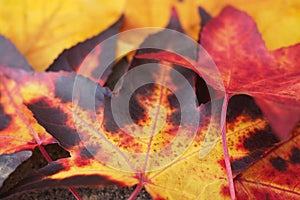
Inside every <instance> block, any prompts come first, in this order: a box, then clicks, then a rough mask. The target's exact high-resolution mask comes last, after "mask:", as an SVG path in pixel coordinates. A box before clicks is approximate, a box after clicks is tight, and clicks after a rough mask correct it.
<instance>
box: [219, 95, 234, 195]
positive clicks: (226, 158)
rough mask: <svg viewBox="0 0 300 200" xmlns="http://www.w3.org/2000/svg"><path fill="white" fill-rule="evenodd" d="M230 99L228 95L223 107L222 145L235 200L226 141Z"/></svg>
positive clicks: (230, 187)
mask: <svg viewBox="0 0 300 200" xmlns="http://www.w3.org/2000/svg"><path fill="white" fill-rule="evenodd" d="M229 97H230V95H229V94H228V93H226V94H225V98H224V102H223V105H222V113H221V128H222V145H223V152H224V161H225V167H226V173H227V177H228V184H229V192H230V197H231V200H234V199H235V190H234V184H233V176H232V170H231V165H230V157H229V153H228V146H227V141H226V113H227V107H228V101H229Z"/></svg>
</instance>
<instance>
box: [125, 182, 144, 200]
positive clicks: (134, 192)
mask: <svg viewBox="0 0 300 200" xmlns="http://www.w3.org/2000/svg"><path fill="white" fill-rule="evenodd" d="M143 187H144V185H143V183H142V182H140V183H139V184H138V186H136V188H135V189H134V191H133V193H132V194H131V195H130V197H129V198H128V200H134V199H135V198H136V197H137V196H138V194H139V193H140V191H141V190H142V189H143Z"/></svg>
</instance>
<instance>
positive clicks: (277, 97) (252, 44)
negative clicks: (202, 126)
mask: <svg viewBox="0 0 300 200" xmlns="http://www.w3.org/2000/svg"><path fill="white" fill-rule="evenodd" d="M200 42H201V45H202V47H203V48H204V49H205V50H206V51H207V52H208V53H209V55H210V56H211V57H212V59H213V60H214V62H215V63H216V65H217V67H218V69H219V70H220V73H221V77H222V79H223V81H220V77H219V75H218V74H215V73H213V71H212V70H214V69H211V68H210V66H209V65H210V64H211V63H209V62H207V55H206V53H205V52H204V50H201V51H200V52H199V60H198V63H195V62H193V61H192V60H190V59H188V58H186V59H183V58H182V56H177V55H172V54H170V53H168V52H161V53H150V54H145V55H139V56H138V57H139V58H148V59H159V60H165V61H170V62H173V63H177V64H179V65H182V66H186V67H188V68H192V69H194V70H195V71H198V73H199V74H200V75H202V76H203V77H204V78H205V81H207V83H208V84H210V85H212V86H213V87H215V88H216V89H219V90H221V91H223V90H224V89H223V85H222V84H220V83H222V82H223V84H224V87H225V90H226V93H227V94H231V95H234V94H249V95H252V96H254V97H256V100H257V102H258V104H259V105H262V106H261V108H262V110H263V112H264V113H265V115H266V116H267V117H268V119H269V120H270V122H271V124H272V127H273V129H274V130H275V131H276V132H277V134H278V136H279V137H281V138H282V139H286V138H287V137H288V135H289V133H290V132H291V131H292V130H293V128H294V126H295V124H296V123H297V122H298V120H299V117H300V114H299V113H300V110H299V104H300V101H299V95H298V93H297V91H298V89H297V88H299V83H300V81H299V78H300V76H299V75H298V69H299V55H298V54H299V50H298V49H299V48H300V45H295V46H291V47H287V48H282V49H279V50H275V51H271V52H269V51H268V50H267V49H266V47H265V45H264V42H263V41H262V39H261V37H260V35H259V33H258V31H257V28H256V26H255V23H254V22H253V21H252V19H251V18H250V17H249V16H248V15H246V14H245V13H243V12H241V11H238V10H236V9H234V8H232V7H226V8H225V9H224V10H223V11H222V13H221V14H220V15H219V16H218V17H216V18H214V19H212V20H210V21H209V22H208V24H207V25H206V26H205V27H204V28H203V30H202V33H201V40H200ZM195 66H200V67H202V68H200V71H199V69H198V68H195ZM283 113H284V114H283ZM287 119H288V120H289V122H290V123H286V121H287Z"/></svg>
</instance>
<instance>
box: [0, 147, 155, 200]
mask: <svg viewBox="0 0 300 200" xmlns="http://www.w3.org/2000/svg"><path fill="white" fill-rule="evenodd" d="M46 150H47V152H48V153H49V155H50V156H51V157H52V159H53V160H56V159H58V158H61V157H68V156H69V154H68V152H66V151H65V150H63V149H62V148H60V147H59V146H58V145H56V144H52V145H48V146H46ZM45 165H47V161H46V160H45V159H44V158H43V156H42V155H41V153H40V152H39V150H37V149H35V150H34V151H33V156H32V157H31V158H30V159H28V160H27V161H25V162H24V163H23V164H22V165H20V166H19V167H18V168H17V169H16V171H15V172H14V173H12V174H11V175H10V177H9V178H8V179H7V180H6V181H5V183H4V186H3V187H2V189H1V190H0V193H2V192H5V191H7V190H8V189H9V188H11V187H13V186H14V185H15V184H17V183H18V181H19V180H21V179H22V178H23V177H25V176H26V175H28V174H30V173H31V172H33V171H34V170H37V169H39V168H41V167H43V166H45ZM133 190H134V188H121V187H116V186H115V187H106V188H76V191H77V192H78V193H79V195H80V196H81V197H82V198H83V199H84V200H96V199H97V200H98V199H104V200H119V199H120V200H123V199H127V198H128V197H129V196H130V195H131V193H132V192H133ZM15 199H18V200H50V199H51V200H52V199H58V200H60V199H62V200H69V199H70V200H73V199H75V197H74V196H73V195H72V194H71V192H70V191H69V190H68V189H63V188H55V189H45V190H38V191H32V192H27V193H23V194H21V195H18V196H13V197H12V198H10V199H9V200H15ZM136 199H138V200H151V197H150V195H149V194H148V193H147V192H146V191H145V190H142V191H141V192H140V194H139V196H138V197H137V198H136Z"/></svg>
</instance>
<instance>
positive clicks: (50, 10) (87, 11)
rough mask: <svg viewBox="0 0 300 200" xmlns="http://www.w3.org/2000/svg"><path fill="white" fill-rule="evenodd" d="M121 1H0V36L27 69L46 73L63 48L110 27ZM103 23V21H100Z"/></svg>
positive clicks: (115, 17) (119, 8)
mask: <svg viewBox="0 0 300 200" xmlns="http://www.w3.org/2000/svg"><path fill="white" fill-rule="evenodd" d="M123 6H124V1H119V0H114V1H98V0H92V1H85V0H79V1H76V2H74V1H72V0H67V1H64V2H61V1H59V0H55V1H51V2H45V1H35V0H26V1H23V2H14V1H9V0H8V1H7V0H4V1H1V12H0V13H1V15H0V24H1V26H0V33H1V34H3V35H5V36H6V37H7V38H9V39H11V40H12V41H13V42H14V44H15V45H16V46H17V48H18V49H19V50H20V51H21V52H22V54H23V55H24V56H25V57H26V58H27V60H28V62H29V63H30V65H31V66H33V67H34V68H35V69H36V70H39V71H41V70H44V69H46V68H47V67H48V66H49V65H50V64H51V63H52V62H53V60H54V59H55V58H56V57H57V55H58V54H59V53H60V52H62V51H63V49H65V48H70V47H71V46H73V45H75V44H77V43H78V42H81V41H84V40H85V39H87V38H90V37H93V36H95V35H97V34H98V33H99V32H100V31H103V30H104V29H106V28H107V27H108V26H109V25H111V24H113V23H114V22H115V21H116V20H117V19H118V18H119V17H120V16H121V12H122V10H123ZM102 19H105V20H102Z"/></svg>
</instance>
